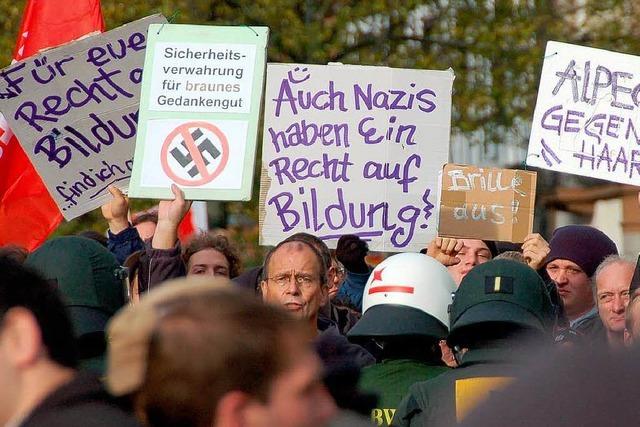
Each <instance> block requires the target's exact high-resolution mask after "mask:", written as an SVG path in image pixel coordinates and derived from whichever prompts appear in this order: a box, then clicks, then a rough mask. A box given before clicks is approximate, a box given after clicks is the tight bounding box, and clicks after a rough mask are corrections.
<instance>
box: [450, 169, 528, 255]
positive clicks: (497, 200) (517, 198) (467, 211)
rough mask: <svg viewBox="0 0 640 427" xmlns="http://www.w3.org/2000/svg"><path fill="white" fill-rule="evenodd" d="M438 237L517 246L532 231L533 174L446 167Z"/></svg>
mask: <svg viewBox="0 0 640 427" xmlns="http://www.w3.org/2000/svg"><path fill="white" fill-rule="evenodd" d="M441 185H442V187H441V196H440V222H439V225H438V235H439V236H443V237H458V238H470V239H482V240H496V241H507V242H514V243H520V242H523V241H524V239H525V237H526V236H527V234H529V233H531V231H532V229H533V213H534V206H535V198H536V173H535V172H531V171H523V170H517V169H500V168H481V167H477V166H467V165H457V164H453V163H451V164H447V165H445V166H444V168H443V169H442V183H441Z"/></svg>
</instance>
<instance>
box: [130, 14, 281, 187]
mask: <svg viewBox="0 0 640 427" xmlns="http://www.w3.org/2000/svg"><path fill="white" fill-rule="evenodd" d="M268 34H269V29H268V28H266V27H247V26H242V27H215V26H199V25H169V24H167V25H156V26H152V27H151V28H150V29H149V47H148V49H147V56H146V59H145V67H144V70H145V71H144V73H143V78H142V95H141V101H140V120H139V122H138V128H139V131H138V138H137V140H136V141H137V142H136V155H135V162H134V165H133V176H132V178H131V185H130V188H129V193H130V194H131V195H132V196H136V197H152V198H172V197H173V195H172V193H171V184H172V183H176V184H178V186H180V187H182V188H183V190H184V192H185V196H186V197H187V198H188V199H198V200H249V199H250V198H251V188H252V181H253V170H254V162H255V152H256V135H257V132H258V117H259V114H260V107H261V99H262V87H263V84H264V69H265V63H266V48H267V38H268Z"/></svg>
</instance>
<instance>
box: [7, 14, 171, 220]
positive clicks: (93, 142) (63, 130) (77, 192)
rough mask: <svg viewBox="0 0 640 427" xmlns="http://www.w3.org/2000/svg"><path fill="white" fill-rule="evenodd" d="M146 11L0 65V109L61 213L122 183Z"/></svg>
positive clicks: (85, 206)
mask: <svg viewBox="0 0 640 427" xmlns="http://www.w3.org/2000/svg"><path fill="white" fill-rule="evenodd" d="M162 22H166V19H165V18H164V17H163V16H161V15H153V16H149V17H146V18H143V19H140V20H138V21H135V22H131V23H129V24H126V25H123V26H122V27H119V28H116V29H114V30H111V31H109V32H107V33H104V34H100V35H95V36H91V37H87V38H85V39H82V40H79V41H76V42H73V43H70V44H67V45H64V46H62V47H59V48H56V49H51V50H47V51H44V52H41V53H39V54H37V55H35V56H32V57H30V58H29V59H26V60H24V61H20V62H17V63H15V64H12V65H11V66H9V67H7V68H5V69H3V70H2V71H0V99H1V100H2V101H1V102H0V111H2V113H3V114H4V116H5V118H6V120H7V121H8V122H9V125H10V126H11V129H12V131H13V132H14V133H15V134H16V136H17V137H18V140H19V141H20V144H21V145H22V147H23V149H24V151H25V152H26V154H27V155H28V156H29V158H30V160H31V162H32V163H33V164H34V166H35V168H36V170H37V171H38V173H39V174H40V176H41V177H42V179H43V181H44V183H45V184H46V186H47V189H48V190H49V193H51V196H52V197H53V199H54V200H55V201H56V203H57V204H58V207H59V208H60V210H61V211H62V214H63V215H64V217H65V219H67V220H70V219H73V218H75V217H77V216H80V215H82V214H84V213H86V212H88V211H90V210H92V209H95V208H96V207H98V206H100V205H101V204H103V203H105V202H107V201H108V200H110V198H111V196H110V195H109V193H108V192H107V187H108V186H109V185H110V184H115V185H116V186H118V187H119V188H122V189H126V188H127V185H128V183H129V177H130V175H131V168H132V165H133V160H132V158H133V148H134V140H135V135H136V123H137V120H138V101H139V91H140V87H139V86H140V81H141V78H142V64H143V61H144V51H145V47H146V34H147V28H148V27H149V25H150V24H153V23H162Z"/></svg>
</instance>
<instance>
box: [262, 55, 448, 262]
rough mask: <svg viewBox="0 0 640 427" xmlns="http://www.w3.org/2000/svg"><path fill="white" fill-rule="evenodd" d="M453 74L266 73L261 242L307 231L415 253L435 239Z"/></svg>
mask: <svg viewBox="0 0 640 427" xmlns="http://www.w3.org/2000/svg"><path fill="white" fill-rule="evenodd" d="M453 79H454V74H453V71H452V70H445V71H431V70H409V69H394V68H388V67H366V66H357V65H306V64H269V66H268V69H267V89H266V94H265V119H264V132H263V138H264V141H263V145H262V181H261V186H260V243H261V244H263V245H275V244H277V243H278V242H279V241H281V240H282V239H284V238H285V237H287V236H289V235H291V234H292V233H296V232H307V233H311V234H313V235H315V236H318V237H319V238H320V239H323V240H324V241H325V242H326V243H327V245H328V246H329V247H335V245H336V243H337V241H338V239H339V238H340V236H342V235H345V234H355V235H358V236H359V237H360V238H362V239H363V240H365V241H367V242H369V248H370V249H372V250H377V251H388V252H400V251H417V250H420V249H421V248H424V247H425V246H426V245H427V243H428V242H429V241H430V240H431V239H432V238H433V236H435V232H436V224H437V209H435V206H436V199H437V197H438V171H439V170H440V168H441V167H442V165H443V164H445V163H446V162H447V159H448V156H449V135H450V126H451V88H452V85H453Z"/></svg>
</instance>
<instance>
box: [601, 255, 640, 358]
mask: <svg viewBox="0 0 640 427" xmlns="http://www.w3.org/2000/svg"><path fill="white" fill-rule="evenodd" d="M635 268H636V265H635V264H634V263H632V262H631V261H628V260H626V259H623V258H620V257H619V256H617V255H610V256H608V257H607V258H605V260H604V261H602V263H601V264H600V265H599V266H598V268H597V269H596V272H595V274H594V275H593V278H594V280H593V282H594V285H595V286H594V290H593V291H594V296H595V298H596V304H597V306H598V314H599V315H600V320H602V324H603V325H604V329H605V332H606V334H607V342H608V343H609V347H610V348H612V349H619V348H622V347H624V322H625V315H624V314H625V310H626V308H627V304H629V284H630V283H631V278H632V277H633V272H634V271H635Z"/></svg>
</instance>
